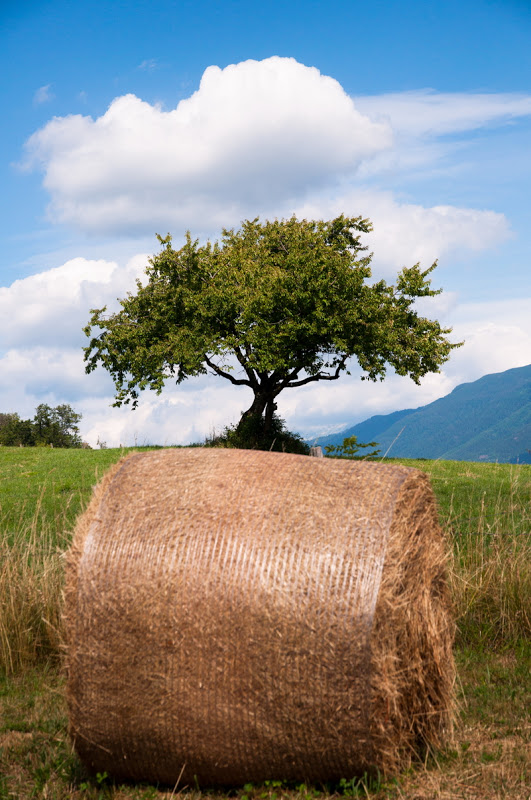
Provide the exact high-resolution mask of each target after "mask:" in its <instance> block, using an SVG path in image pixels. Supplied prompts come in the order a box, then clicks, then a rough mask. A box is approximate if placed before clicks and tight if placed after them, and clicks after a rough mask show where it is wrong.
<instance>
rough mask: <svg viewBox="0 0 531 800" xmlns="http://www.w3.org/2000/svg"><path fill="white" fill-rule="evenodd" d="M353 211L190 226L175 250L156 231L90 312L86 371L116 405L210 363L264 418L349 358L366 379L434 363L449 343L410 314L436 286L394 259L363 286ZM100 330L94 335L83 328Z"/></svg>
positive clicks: (365, 227)
mask: <svg viewBox="0 0 531 800" xmlns="http://www.w3.org/2000/svg"><path fill="white" fill-rule="evenodd" d="M371 229H372V226H371V224H370V222H369V221H368V220H367V219H363V218H362V217H353V218H348V217H344V216H339V217H337V218H336V219H333V220H331V221H322V220H321V221H307V220H297V219H296V218H295V217H292V218H291V219H288V220H274V221H272V222H269V221H266V222H264V223H260V221H259V219H258V218H257V219H254V220H247V221H245V222H244V223H243V224H242V227H241V228H240V229H238V230H233V229H231V230H223V231H222V236H221V241H220V242H219V243H218V242H215V243H214V244H211V243H210V242H207V243H206V244H204V245H200V244H199V242H198V241H197V240H193V239H192V238H191V236H190V234H189V233H188V234H187V236H186V241H185V244H184V246H183V247H182V248H181V249H180V250H174V249H173V247H172V245H171V241H172V240H171V236H170V235H169V234H168V235H167V236H166V237H164V238H163V237H161V236H158V239H159V242H160V244H161V245H162V250H161V252H160V253H159V254H157V255H155V256H153V257H152V258H151V259H150V260H149V265H148V267H147V269H146V275H147V278H148V281H147V283H146V284H145V285H142V284H141V283H140V282H138V283H137V292H136V294H130V295H128V297H126V298H125V299H123V300H121V301H120V302H121V310H120V311H118V312H117V313H116V314H112V315H110V316H106V309H105V308H103V309H96V310H93V311H92V317H91V320H90V322H89V324H88V325H87V326H86V328H85V329H84V330H85V333H86V334H87V336H88V337H89V339H90V343H89V345H88V346H87V347H86V348H85V350H84V352H85V362H86V371H87V372H91V371H92V370H94V369H95V368H96V366H97V365H98V364H101V365H102V366H103V367H104V368H105V369H107V370H108V371H109V373H110V374H111V376H112V378H113V380H114V383H115V386H116V398H115V405H121V404H122V403H129V402H132V404H133V407H135V406H136V405H137V403H138V397H139V392H140V391H142V390H143V389H146V388H149V389H152V390H154V391H156V392H158V393H160V392H161V391H162V389H163V387H164V385H165V382H166V381H167V380H169V379H171V380H175V381H176V383H180V382H182V381H183V380H185V379H186V378H189V377H193V376H197V375H201V374H205V373H207V372H209V371H210V372H213V373H215V374H217V375H218V376H220V377H223V378H225V379H226V380H229V381H231V382H232V383H234V384H236V385H245V386H248V387H250V388H251V389H252V390H253V392H254V395H255V400H254V402H253V406H252V407H251V409H249V411H248V412H246V413H251V412H252V413H253V414H259V415H262V414H264V413H266V416H267V415H269V417H270V418H272V414H273V411H274V408H273V406H274V400H275V398H276V397H277V396H278V394H279V393H280V392H281V391H283V390H284V389H288V388H293V387H297V386H302V385H304V384H307V383H310V382H314V381H319V380H337V379H338V378H339V377H340V375H341V374H342V372H344V371H346V370H347V366H348V362H349V360H350V359H357V361H358V362H359V364H360V366H361V367H362V369H363V370H364V372H365V375H364V377H365V378H367V379H370V380H377V379H383V378H384V376H385V373H386V369H387V366H388V365H391V366H392V367H393V368H394V369H395V370H396V372H398V373H399V374H400V375H409V377H411V378H412V379H413V380H414V381H416V382H419V380H420V378H421V377H422V376H423V375H425V374H426V373H427V372H434V371H438V369H439V367H440V365H441V364H443V363H444V362H445V361H446V360H447V359H448V358H449V356H450V353H451V350H452V349H453V348H454V347H457V346H459V345H458V344H452V343H450V342H449V341H448V339H447V338H446V334H448V333H450V329H444V328H441V326H440V325H439V323H438V322H437V321H435V320H429V319H427V318H424V317H421V316H419V314H418V313H417V311H416V310H415V308H414V300H415V299H416V298H417V297H426V296H432V295H435V294H438V293H439V292H440V290H434V289H432V288H431V284H430V278H429V276H430V274H431V272H432V271H433V270H434V269H435V266H436V264H433V265H432V266H431V267H429V268H428V269H426V270H421V269H420V266H419V265H418V264H416V265H415V266H413V267H410V268H404V269H403V270H402V271H401V272H400V273H399V275H398V277H397V281H396V285H395V286H393V285H388V284H386V283H385V281H378V282H377V283H375V284H373V285H370V284H369V283H368V279H369V278H370V276H371V270H370V261H371V255H370V254H367V253H366V251H367V246H365V245H363V244H362V241H361V236H362V234H367V233H369V232H370V231H371ZM94 328H99V330H100V332H99V333H98V334H97V335H93V329H94Z"/></svg>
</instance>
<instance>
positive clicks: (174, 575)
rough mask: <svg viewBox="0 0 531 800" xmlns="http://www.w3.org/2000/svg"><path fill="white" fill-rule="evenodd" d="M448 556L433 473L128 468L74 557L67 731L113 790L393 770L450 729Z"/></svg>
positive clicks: (189, 455)
mask: <svg viewBox="0 0 531 800" xmlns="http://www.w3.org/2000/svg"><path fill="white" fill-rule="evenodd" d="M445 563H446V552H445V543H444V539H443V536H442V533H441V531H440V528H439V526H438V523H437V514H436V508H435V502H434V498H433V493H432V490H431V487H430V485H429V481H428V478H427V477H426V475H424V474H423V473H421V472H419V471H417V470H412V469H407V468H405V467H401V466H382V465H380V464H374V463H366V462H352V461H342V460H330V459H316V458H307V457H305V456H298V455H289V454H278V453H267V452H256V451H243V450H241V451H240V450H216V449H199V448H194V449H192V448H190V449H180V450H165V451H156V452H148V453H141V454H135V455H131V456H129V457H128V458H126V459H124V460H123V461H122V462H120V463H119V464H118V465H117V466H116V467H115V468H114V469H113V470H112V471H111V472H110V473H109V474H108V475H107V476H106V477H105V479H104V480H103V482H102V483H101V484H100V486H99V487H98V488H97V489H96V491H95V493H94V496H93V499H92V501H91V504H90V506H89V508H88V510H87V511H86V512H85V514H84V515H83V516H82V517H81V518H80V519H79V522H78V525H77V528H76V532H75V536H74V540H73V544H72V548H71V550H70V553H69V556H68V576H67V588H66V593H65V623H66V631H67V644H68V659H67V669H68V682H67V699H68V705H69V716H70V732H71V736H72V737H73V741H74V744H75V747H76V749H77V752H78V753H79V755H80V757H81V759H82V760H83V762H84V763H85V764H86V765H87V766H88V767H89V768H90V769H92V770H94V771H100V772H103V771H107V772H108V773H109V774H112V775H114V776H116V777H117V778H120V779H135V780H150V781H159V782H161V783H167V784H174V783H175V782H176V781H177V779H178V778H179V776H181V785H182V784H183V783H186V784H190V783H193V782H194V780H196V779H197V780H198V781H199V782H200V784H201V785H231V784H232V785H236V784H241V783H244V782H247V781H261V780H264V779H271V778H282V779H288V780H289V779H295V780H307V781H326V780H334V779H339V778H341V777H351V776H353V775H356V774H360V773H363V772H365V771H370V770H374V769H379V770H380V771H383V772H384V773H385V774H392V773H393V772H395V771H396V770H397V769H399V768H400V767H401V766H403V765H404V764H406V763H408V761H409V759H410V758H411V757H412V755H413V754H415V753H418V752H419V748H424V747H426V745H428V746H430V745H438V744H439V743H440V742H441V740H442V739H443V738H444V736H445V733H446V732H447V731H448V728H449V725H450V722H451V714H452V712H451V690H452V684H453V677H454V672H453V658H452V635H453V625H452V622H451V620H450V616H449V600H448V591H447V585H446V581H445Z"/></svg>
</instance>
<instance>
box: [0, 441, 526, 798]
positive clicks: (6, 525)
mask: <svg viewBox="0 0 531 800" xmlns="http://www.w3.org/2000/svg"><path fill="white" fill-rule="evenodd" d="M137 449H141V448H137ZM127 452H128V451H126V450H98V451H91V450H88V451H86V450H58V449H54V450H52V449H47V448H34V449H32V448H7V447H4V448H0V800H8V799H9V800H13V798H20V800H26V798H28V800H29V798H41V797H42V798H56V799H57V800H66V799H67V798H68V800H77V798H88V799H89V800H103V798H111V799H112V800H149V798H151V800H162V798H168V799H169V798H170V797H174V796H175V794H173V795H172V792H171V790H162V789H161V790H159V789H157V787H153V786H140V785H135V786H115V785H114V784H113V783H112V782H111V781H109V780H108V779H107V778H106V777H105V776H99V778H98V776H95V777H89V776H87V775H86V774H85V773H84V771H83V769H82V767H81V765H80V764H79V762H78V760H77V758H76V756H75V754H74V753H73V752H72V750H71V748H70V745H69V742H68V736H67V730H66V728H67V714H66V708H65V704H64V694H63V678H62V676H61V673H60V671H59V670H58V669H57V665H58V653H59V650H60V643H61V633H60V626H61V623H60V609H61V605H60V596H61V589H62V580H63V557H62V553H63V552H64V550H65V549H66V547H67V546H68V543H69V541H70V537H71V532H72V529H73V526H74V522H75V519H76V516H77V515H78V513H79V512H80V511H81V510H82V509H83V508H85V506H86V504H87V503H88V501H89V499H90V495H91V491H92V487H93V486H94V484H95V483H96V482H97V481H98V480H99V479H100V478H101V477H102V476H103V474H104V473H105V471H106V470H107V469H108V468H109V467H110V465H111V464H113V463H114V462H116V461H117V460H118V459H119V458H120V457H121V456H122V455H125V454H126V453H127ZM401 463H404V464H406V465H408V466H414V467H418V468H419V469H422V470H424V471H426V472H427V473H428V474H429V475H430V477H431V481H432V485H433V487H434V491H435V494H436V497H437V500H438V504H439V509H440V517H441V522H442V524H443V526H444V528H445V529H446V530H447V531H448V533H449V536H450V541H451V545H452V548H453V560H452V564H451V569H450V575H449V579H450V584H451V589H452V593H453V598H454V605H455V610H456V615H457V621H458V635H457V647H456V659H457V665H458V674H459V686H458V692H459V702H460V708H461V710H460V723H459V726H458V730H457V735H456V739H455V742H453V743H452V745H451V746H450V747H448V748H447V750H445V751H443V752H441V753H439V754H437V755H436V757H434V758H433V759H432V760H431V761H429V762H427V763H426V765H425V766H424V767H420V768H418V769H416V770H413V771H411V772H408V773H405V774H404V775H402V776H400V777H399V778H398V779H397V780H396V781H391V782H386V781H384V780H376V781H372V782H370V783H367V782H364V781H361V782H360V781H354V782H352V781H348V780H346V781H344V782H343V784H342V785H340V786H337V787H304V786H300V787H287V786H284V785H283V784H279V783H278V782H272V783H270V784H268V785H265V786H260V787H257V786H248V787H245V788H243V789H241V790H237V791H235V792H233V793H232V794H233V796H235V797H238V798H241V800H245V798H247V800H278V798H281V797H286V798H290V800H307V798H310V797H321V798H323V799H324V798H330V797H339V796H340V795H343V796H351V797H370V798H373V800H380V798H384V797H385V798H396V800H399V799H400V798H411V799H413V798H418V800H421V798H422V800H425V799H427V798H441V800H450V798H452V800H453V798H461V797H462V798H478V800H479V798H482V800H498V798H505V797H507V798H514V800H530V798H531V791H530V790H529V785H530V783H531V774H530V767H529V764H530V763H531V758H530V752H529V751H530V748H531V725H530V720H529V714H528V709H529V707H531V679H530V675H531V644H530V642H531V611H530V598H531V510H530V508H531V504H530V500H531V466H525V465H521V466H511V465H506V464H502V465H498V464H474V463H468V462H444V461H423V460H422V461H412V460H403V461H401ZM178 793H179V792H178V791H177V794H178ZM186 796H187V798H188V800H199V797H201V796H202V795H201V793H200V792H198V791H196V790H195V789H190V790H188V791H187V792H186ZM211 796H212V797H217V798H224V797H226V795H223V794H220V793H217V794H215V793H213V794H212V795H211Z"/></svg>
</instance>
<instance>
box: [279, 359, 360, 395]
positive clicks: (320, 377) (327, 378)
mask: <svg viewBox="0 0 531 800" xmlns="http://www.w3.org/2000/svg"><path fill="white" fill-rule="evenodd" d="M345 360H346V359H343V360H342V361H340V362H339V364H338V365H337V367H336V371H335V372H334V374H333V375H323V374H322V373H321V372H318V373H317V375H309V376H308V377H307V378H302V380H300V381H295V383H285V384H284V386H283V387H282V388H283V389H292V388H294V387H295V386H305V385H306V384H307V383H312V381H337V379H338V378H339V376H340V375H341V371H342V370H343V369H344V368H345ZM295 374H297V373H295Z"/></svg>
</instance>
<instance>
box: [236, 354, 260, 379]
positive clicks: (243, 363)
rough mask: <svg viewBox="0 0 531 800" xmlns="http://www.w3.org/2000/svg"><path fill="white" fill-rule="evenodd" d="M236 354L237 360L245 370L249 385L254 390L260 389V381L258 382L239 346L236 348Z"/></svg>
mask: <svg viewBox="0 0 531 800" xmlns="http://www.w3.org/2000/svg"><path fill="white" fill-rule="evenodd" d="M234 352H235V354H236V358H237V359H238V361H239V362H240V364H241V366H242V367H243V369H244V370H245V374H246V375H247V377H248V378H249V383H248V385H249V386H250V387H251V388H252V389H258V386H259V384H258V381H257V380H256V375H255V374H254V372H253V370H252V368H251V367H250V366H249V365H248V363H247V360H246V358H245V356H244V354H243V353H242V351H241V349H240V348H239V347H238V346H237V345H236V346H235V347H234Z"/></svg>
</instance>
